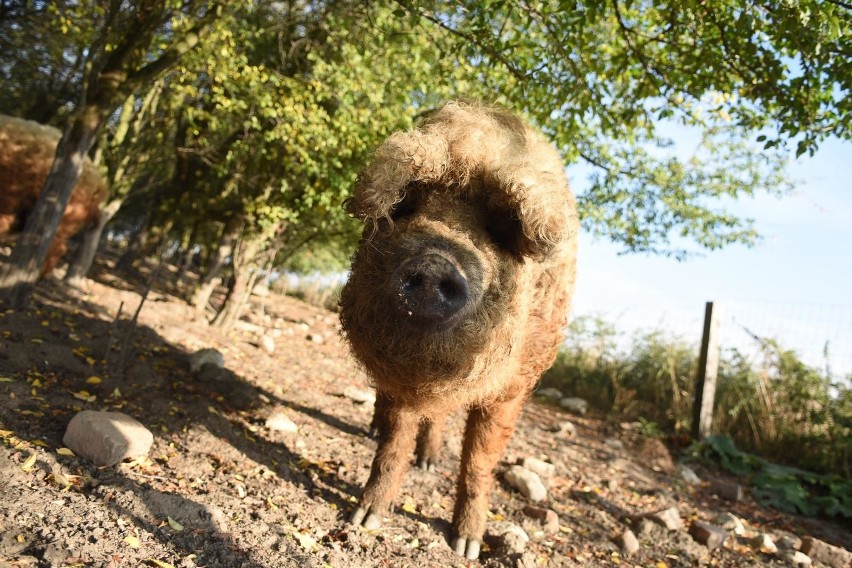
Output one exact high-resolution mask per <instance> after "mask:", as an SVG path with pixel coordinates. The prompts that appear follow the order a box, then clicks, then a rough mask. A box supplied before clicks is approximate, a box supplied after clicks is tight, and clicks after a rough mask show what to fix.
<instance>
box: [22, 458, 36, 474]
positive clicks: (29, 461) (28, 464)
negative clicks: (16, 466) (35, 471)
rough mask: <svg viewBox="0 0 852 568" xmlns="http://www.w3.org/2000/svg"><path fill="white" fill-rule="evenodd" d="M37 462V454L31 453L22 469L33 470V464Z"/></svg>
mask: <svg viewBox="0 0 852 568" xmlns="http://www.w3.org/2000/svg"><path fill="white" fill-rule="evenodd" d="M35 462H36V455H35V454H30V457H28V458H27V461H25V462H24V463H23V464H22V465H21V469H22V470H24V471H29V470H31V469H32V468H33V466H34V465H35Z"/></svg>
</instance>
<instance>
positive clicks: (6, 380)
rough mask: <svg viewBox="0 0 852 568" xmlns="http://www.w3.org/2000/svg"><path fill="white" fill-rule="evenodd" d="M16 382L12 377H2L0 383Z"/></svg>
mask: <svg viewBox="0 0 852 568" xmlns="http://www.w3.org/2000/svg"><path fill="white" fill-rule="evenodd" d="M12 382H15V379H10V378H9V377H0V383H12Z"/></svg>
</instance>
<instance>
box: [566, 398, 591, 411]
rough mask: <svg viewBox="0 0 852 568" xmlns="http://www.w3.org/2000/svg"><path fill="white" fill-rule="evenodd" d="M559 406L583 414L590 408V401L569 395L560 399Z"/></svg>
mask: <svg viewBox="0 0 852 568" xmlns="http://www.w3.org/2000/svg"><path fill="white" fill-rule="evenodd" d="M559 406H561V407H562V408H564V409H566V410H567V411H569V412H573V413H574V414H580V415H583V414H585V413H586V411H588V409H589V403H588V402H586V401H585V400H583V399H582V398H576V397H568V398H563V399H562V400H560V401H559Z"/></svg>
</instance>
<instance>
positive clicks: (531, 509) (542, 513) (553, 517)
mask: <svg viewBox="0 0 852 568" xmlns="http://www.w3.org/2000/svg"><path fill="white" fill-rule="evenodd" d="M524 514H525V515H526V516H528V517H531V518H533V519H536V520H537V521H538V522H539V524H541V526H542V528H543V529H544V531H545V532H546V533H555V532H557V531H558V530H559V515H557V514H556V511H554V510H552V509H545V508H544V507H535V506H533V505H525V506H524Z"/></svg>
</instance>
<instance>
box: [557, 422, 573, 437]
mask: <svg viewBox="0 0 852 568" xmlns="http://www.w3.org/2000/svg"><path fill="white" fill-rule="evenodd" d="M559 433H560V434H564V435H566V436H568V437H569V438H573V437H574V436H576V435H577V427H576V426H574V423H573V422H568V421H567V420H565V421H564V422H560V423H559Z"/></svg>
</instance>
